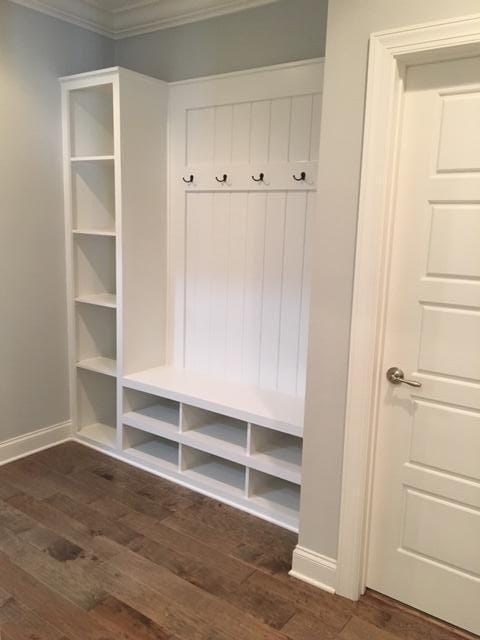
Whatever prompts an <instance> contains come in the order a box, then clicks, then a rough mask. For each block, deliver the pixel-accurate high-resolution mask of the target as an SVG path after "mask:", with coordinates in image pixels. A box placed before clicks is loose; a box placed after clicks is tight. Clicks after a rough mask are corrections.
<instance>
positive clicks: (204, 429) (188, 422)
mask: <svg viewBox="0 0 480 640" xmlns="http://www.w3.org/2000/svg"><path fill="white" fill-rule="evenodd" d="M182 432H183V439H182V440H183V442H186V443H188V444H191V445H193V446H198V447H199V448H200V449H202V450H206V451H209V452H210V453H218V454H219V455H225V456H227V457H230V456H233V457H234V458H235V457H238V456H240V457H242V456H243V455H244V454H245V453H246V450H247V433H248V427H247V423H246V422H242V421H241V420H236V419H235V418H229V417H227V416H222V415H220V414H218V413H214V412H212V411H205V410H204V409H198V408H197V407H191V406H188V405H185V404H184V405H183V407H182Z"/></svg>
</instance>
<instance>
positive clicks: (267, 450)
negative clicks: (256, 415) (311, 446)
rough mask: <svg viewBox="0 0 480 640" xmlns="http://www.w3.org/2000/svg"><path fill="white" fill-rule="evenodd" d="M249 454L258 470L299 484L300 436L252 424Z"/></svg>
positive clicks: (300, 464) (300, 462) (300, 461)
mask: <svg viewBox="0 0 480 640" xmlns="http://www.w3.org/2000/svg"><path fill="white" fill-rule="evenodd" d="M250 454H251V457H252V465H255V466H256V465H258V466H259V467H260V470H264V471H266V472H269V473H272V474H273V475H275V476H279V477H281V478H284V479H285V480H290V481H291V482H295V483H296V484H300V481H301V467H302V438H299V437H297V436H292V435H289V434H287V433H281V432H279V431H274V430H273V429H266V428H265V427H260V426H258V425H252V432H251V440H250Z"/></svg>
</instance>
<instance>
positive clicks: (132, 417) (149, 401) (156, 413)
mask: <svg viewBox="0 0 480 640" xmlns="http://www.w3.org/2000/svg"><path fill="white" fill-rule="evenodd" d="M123 410H124V413H123V416H122V422H123V423H124V424H125V425H128V426H131V427H136V428H138V429H143V430H144V431H147V432H149V433H152V434H155V435H159V436H164V435H166V434H167V435H170V436H175V435H176V434H178V432H179V426H180V403H178V402H175V401H173V400H168V399H167V398H159V397H158V396H154V395H151V394H149V393H143V392H141V391H135V390H134V389H125V390H124V394H123Z"/></svg>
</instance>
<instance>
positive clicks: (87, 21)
mask: <svg viewBox="0 0 480 640" xmlns="http://www.w3.org/2000/svg"><path fill="white" fill-rule="evenodd" d="M10 1H11V2H15V3H16V4H20V5H23V6H25V7H28V8H30V9H34V10H35V11H39V12H40V13H45V14H46V15H49V16H52V17H54V18H58V19H60V20H63V21H65V22H69V23H71V24H74V25H76V26H78V27H82V28H84V29H89V30H90V31H95V32H96V33H100V34H102V35H104V36H107V37H109V38H112V39H114V40H120V39H121V38H127V37H131V36H136V35H141V34H143V33H150V32H152V31H158V30H160V29H168V28H170V27H177V26H180V25H182V24H188V23H191V22H197V21H199V20H206V19H208V18H215V17H218V16H222V15H226V14H228V13H235V12H237V11H244V10H246V9H253V8H255V7H260V6H263V5H267V4H272V3H273V2H277V0H162V1H159V0H143V1H142V0H140V1H139V2H137V3H135V4H133V5H131V6H130V7H125V8H120V9H116V10H113V11H108V10H106V9H103V8H102V7H101V6H100V5H99V4H98V2H95V0H10Z"/></svg>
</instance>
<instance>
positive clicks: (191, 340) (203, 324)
mask: <svg viewBox="0 0 480 640" xmlns="http://www.w3.org/2000/svg"><path fill="white" fill-rule="evenodd" d="M212 203H213V194H212V193H195V194H191V195H189V197H188V198H187V212H186V215H187V221H186V256H187V259H186V283H185V284H186V289H185V306H186V309H185V311H186V314H185V317H186V322H185V366H186V368H188V369H192V370H194V371H202V370H206V369H207V368H208V362H209V344H208V338H209V334H210V303H211V289H212V282H213V280H214V277H216V274H213V273H212V271H211V239H212V208H213V206H212Z"/></svg>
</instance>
